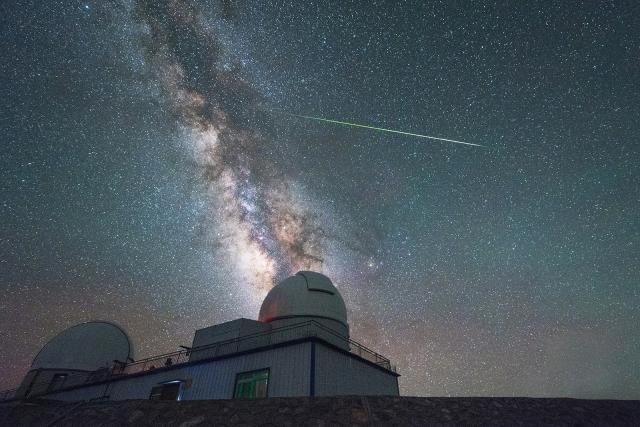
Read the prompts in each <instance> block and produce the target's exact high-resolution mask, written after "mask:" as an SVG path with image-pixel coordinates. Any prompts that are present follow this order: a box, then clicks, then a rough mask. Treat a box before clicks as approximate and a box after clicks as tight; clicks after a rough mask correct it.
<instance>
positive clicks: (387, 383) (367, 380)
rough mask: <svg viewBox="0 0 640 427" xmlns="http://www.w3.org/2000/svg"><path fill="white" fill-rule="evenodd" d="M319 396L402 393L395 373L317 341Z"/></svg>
mask: <svg viewBox="0 0 640 427" xmlns="http://www.w3.org/2000/svg"><path fill="white" fill-rule="evenodd" d="M315 371H316V378H315V392H316V396H338V395H348V394H354V395H394V396H397V395H398V379H397V377H396V376H395V375H393V374H391V373H387V372H385V371H383V370H381V369H378V368H375V367H373V366H371V365H369V364H367V363H366V362H363V361H361V360H358V359H357V358H355V357H353V356H350V355H347V354H344V353H341V352H339V351H337V350H334V349H331V348H329V347H327V346H325V345H322V344H321V343H318V344H316V369H315Z"/></svg>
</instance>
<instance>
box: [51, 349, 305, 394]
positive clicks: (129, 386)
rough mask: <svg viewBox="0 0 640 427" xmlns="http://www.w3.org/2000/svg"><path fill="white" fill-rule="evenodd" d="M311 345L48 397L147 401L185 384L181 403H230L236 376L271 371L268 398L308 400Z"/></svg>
mask: <svg viewBox="0 0 640 427" xmlns="http://www.w3.org/2000/svg"><path fill="white" fill-rule="evenodd" d="M310 357H311V343H308V342H307V343H300V344H296V345H292V346H287V347H280V348H276V349H272V350H266V351H261V352H256V353H250V354H245V355H241V356H238V357H232V358H228V359H223V360H218V361H214V362H209V363H201V364H197V365H191V366H185V367H183V368H179V367H176V368H175V369H171V370H168V371H161V372H157V373H148V374H146V375H141V376H137V377H131V378H127V379H123V380H120V381H114V382H111V383H109V384H102V385H97V386H87V387H82V388H79V389H75V390H70V391H66V392H60V393H53V394H49V395H47V396H46V397H47V398H51V399H59V400H68V401H78V400H89V399H95V398H100V397H102V396H109V399H110V400H123V399H148V398H149V394H150V392H151V388H152V387H153V386H155V385H157V384H159V383H162V382H166V381H173V380H185V381H186V384H185V388H184V391H183V393H182V399H185V400H188V399H189V400H190V399H230V398H232V397H233V387H234V383H235V378H236V374H237V373H239V372H246V371H252V370H257V369H263V368H269V369H270V376H269V389H268V393H269V397H282V396H308V395H309V372H310V365H309V363H310Z"/></svg>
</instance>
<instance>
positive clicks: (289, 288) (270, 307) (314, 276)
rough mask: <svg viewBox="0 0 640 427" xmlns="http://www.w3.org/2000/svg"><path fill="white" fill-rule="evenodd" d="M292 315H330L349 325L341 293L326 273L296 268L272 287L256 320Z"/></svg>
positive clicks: (271, 319)
mask: <svg viewBox="0 0 640 427" xmlns="http://www.w3.org/2000/svg"><path fill="white" fill-rule="evenodd" d="M294 317H307V318H308V317H319V318H324V319H331V320H335V321H337V322H339V323H341V324H343V325H344V326H345V327H346V328H348V327H349V325H348V323H347V308H346V307H345V305H344V300H343V299H342V296H341V295H340V293H339V292H338V290H337V289H336V287H335V286H333V283H331V280H329V278H328V277H327V276H325V275H323V274H320V273H315V272H313V271H299V272H298V273H296V275H295V276H291V277H288V278H287V279H285V280H283V281H282V282H280V283H279V284H278V285H276V286H275V287H274V288H273V289H271V290H270V291H269V293H268V294H267V296H266V298H265V299H264V301H263V303H262V307H260V316H259V317H258V320H260V321H261V322H271V321H273V320H280V319H288V318H294Z"/></svg>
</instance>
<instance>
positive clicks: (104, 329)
mask: <svg viewBox="0 0 640 427" xmlns="http://www.w3.org/2000/svg"><path fill="white" fill-rule="evenodd" d="M131 356H133V354H132V348H131V343H130V342H129V337H128V336H127V334H126V333H125V332H124V331H123V330H122V329H121V328H120V327H119V326H116V325H115V324H113V323H110V322H102V321H94V322H86V323H80V324H79V325H75V326H72V327H71V328H68V329H65V330H64V331H62V332H61V333H59V334H58V335H56V336H55V337H54V338H52V339H51V340H50V341H49V342H48V343H47V344H46V345H45V346H44V347H43V348H42V350H40V352H39V353H38V354H37V355H36V357H35V359H33V363H32V364H31V369H40V368H47V369H81V370H86V371H94V370H97V369H100V368H105V367H109V366H111V365H112V364H113V361H114V360H120V361H122V362H126V360H127V358H129V357H131Z"/></svg>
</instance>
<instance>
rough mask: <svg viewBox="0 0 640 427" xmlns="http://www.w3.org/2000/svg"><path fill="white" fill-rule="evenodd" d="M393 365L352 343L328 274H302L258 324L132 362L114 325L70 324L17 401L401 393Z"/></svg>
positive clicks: (214, 330)
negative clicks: (38, 397)
mask: <svg viewBox="0 0 640 427" xmlns="http://www.w3.org/2000/svg"><path fill="white" fill-rule="evenodd" d="M398 376H399V375H398V373H397V372H396V370H395V368H394V367H393V366H392V365H391V363H390V362H389V359H387V358H385V357H383V356H381V355H379V354H377V353H375V352H374V351H372V350H369V349H368V348H366V347H364V346H363V345H360V344H358V343H357V342H355V341H353V340H351V339H350V338H349V323H348V322H347V310H346V307H345V304H344V301H343V299H342V296H341V295H340V293H339V292H338V290H337V289H336V288H335V286H333V284H332V283H331V280H329V278H327V277H326V276H324V275H322V274H320V273H315V272H311V271H301V272H299V273H297V274H296V275H294V276H292V277H289V278H287V279H285V280H283V281H282V282H280V283H279V284H278V285H277V286H275V287H274V288H273V289H271V291H270V292H269V293H268V294H267V296H266V298H265V299H264V302H263V303H262V307H261V308H260V314H259V316H258V320H251V319H237V320H233V321H230V322H226V323H221V324H219V325H214V326H210V327H207V328H204V329H199V330H197V331H196V332H195V335H194V337H193V343H192V346H191V347H184V349H183V350H181V351H177V352H174V353H169V354H164V355H161V356H155V357H150V358H146V359H140V360H135V359H134V354H133V348H132V346H131V343H130V340H129V338H128V336H127V334H126V333H125V332H124V331H123V330H122V329H121V328H120V327H118V326H116V325H115V324H112V323H108V322H88V323H82V324H80V325H76V326H73V327H71V328H69V329H67V330H65V331H63V332H62V333H60V334H59V335H57V336H56V337H55V338H53V339H52V340H51V341H49V342H48V343H47V344H46V345H45V346H44V347H43V349H42V350H41V351H40V352H39V353H38V354H37V355H36V357H35V359H34V360H33V363H32V365H31V369H30V371H29V372H28V373H27V375H26V376H25V378H24V380H23V381H22V384H21V385H20V387H19V388H18V389H17V390H16V392H15V395H14V396H13V397H14V398H18V399H19V398H27V397H35V396H42V397H46V398H47V399H57V400H66V401H81V400H123V399H164V400H187V399H230V398H263V397H287V396H332V395H398V394H399V390H398Z"/></svg>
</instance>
